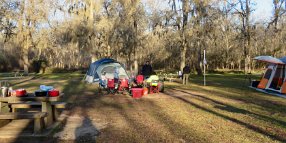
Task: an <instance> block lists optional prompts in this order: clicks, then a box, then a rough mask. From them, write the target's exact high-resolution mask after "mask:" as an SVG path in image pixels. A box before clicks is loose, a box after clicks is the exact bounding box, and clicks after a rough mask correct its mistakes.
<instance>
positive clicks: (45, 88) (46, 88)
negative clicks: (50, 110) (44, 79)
mask: <svg viewBox="0 0 286 143" xmlns="http://www.w3.org/2000/svg"><path fill="white" fill-rule="evenodd" d="M40 89H41V90H42V91H49V90H52V89H54V87H53V86H46V85H40Z"/></svg>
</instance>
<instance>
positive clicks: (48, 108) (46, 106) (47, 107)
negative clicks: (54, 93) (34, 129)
mask: <svg viewBox="0 0 286 143" xmlns="http://www.w3.org/2000/svg"><path fill="white" fill-rule="evenodd" d="M42 112H46V113H48V116H47V117H45V119H44V121H45V125H46V127H49V126H50V125H52V124H53V112H52V104H51V102H42Z"/></svg>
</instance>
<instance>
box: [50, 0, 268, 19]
mask: <svg viewBox="0 0 286 143" xmlns="http://www.w3.org/2000/svg"><path fill="white" fill-rule="evenodd" d="M59 1H60V2H62V0H59ZM168 1H169V0H142V2H143V3H144V4H147V3H150V2H152V3H155V5H156V6H158V9H161V8H162V9H164V8H166V7H167V6H168ZM252 2H253V4H254V5H253V8H254V11H253V13H252V16H251V19H252V21H253V22H258V21H259V22H268V21H269V20H270V18H271V16H272V12H273V8H272V7H273V4H272V2H273V0H252ZM64 18H65V17H64V15H63V13H62V12H59V11H57V12H56V15H51V16H50V19H51V20H56V21H63V20H64ZM66 18H67V17H66Z"/></svg>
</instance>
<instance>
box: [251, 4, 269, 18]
mask: <svg viewBox="0 0 286 143" xmlns="http://www.w3.org/2000/svg"><path fill="white" fill-rule="evenodd" d="M272 2H273V0H254V10H255V11H254V12H253V15H252V19H253V20H254V21H263V22H267V21H269V20H270V18H271V16H272V12H273V8H272V7H273V4H272Z"/></svg>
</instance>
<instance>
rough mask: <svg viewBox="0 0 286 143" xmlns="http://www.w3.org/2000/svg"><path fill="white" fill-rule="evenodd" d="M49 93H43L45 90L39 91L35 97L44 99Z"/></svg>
mask: <svg viewBox="0 0 286 143" xmlns="http://www.w3.org/2000/svg"><path fill="white" fill-rule="evenodd" d="M47 93H48V92H47V91H43V90H37V91H35V96H38V97H44V96H47Z"/></svg>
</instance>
